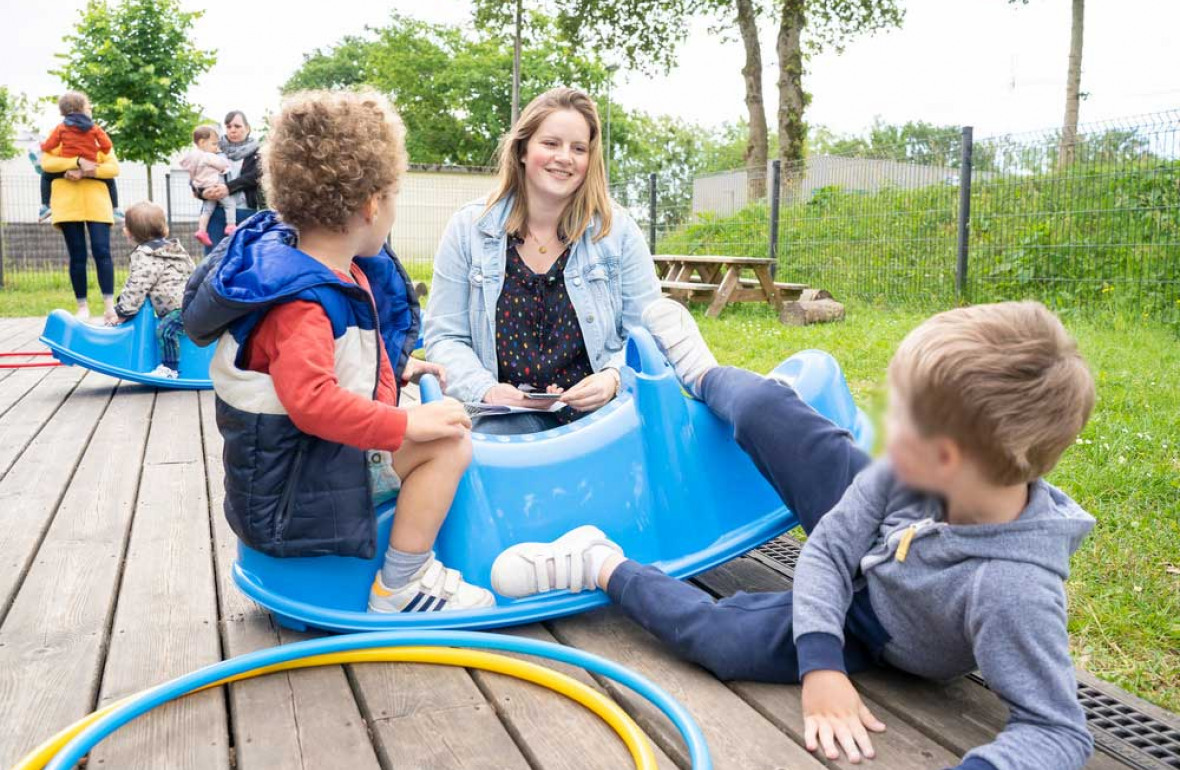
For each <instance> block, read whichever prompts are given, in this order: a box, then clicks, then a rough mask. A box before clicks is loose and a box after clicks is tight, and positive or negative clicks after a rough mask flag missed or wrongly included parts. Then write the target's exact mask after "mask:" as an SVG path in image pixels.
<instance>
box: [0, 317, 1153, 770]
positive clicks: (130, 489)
mask: <svg viewBox="0 0 1180 770" xmlns="http://www.w3.org/2000/svg"><path fill="white" fill-rule="evenodd" d="M41 323H42V319H31V320H28V321H26V320H24V319H9V320H7V321H0V350H5V349H20V350H29V349H33V348H34V344H33V340H35V337H36V334H37V333H39V331H40V325H41ZM35 347H37V348H39V347H40V346H35ZM34 373H35V374H34ZM14 378H15V379H14ZM112 392H113V394H114V395H113V398H112ZM406 395H407V397H411V396H412V395H413V393H412V389H411V391H410V392H408V393H407V394H406ZM153 409H154V412H153ZM220 453H221V443H220V436H219V434H218V433H217V430H216V426H215V424H214V420H213V398H212V394H210V393H202V394H200V395H197V394H195V393H191V392H188V393H185V392H180V391H164V392H161V393H159V395H157V394H156V393H155V391H153V390H151V389H148V388H143V387H141V386H136V385H129V384H120V385H118V387H117V388H116V383H115V381H114V380H111V379H109V378H106V377H103V376H101V375H96V374H92V373H86V372H85V371H83V370H80V369H73V368H61V369H48V370H45V369H41V370H37V369H33V370H23V371H18V372H12V373H6V372H5V371H4V370H0V521H3V523H4V526H3V527H0V724H4V725H5V728H6V729H5V730H3V731H0V766H6V765H7V764H9V763H10V762H12V761H14V760H15V759H16V758H18V757H19V756H20V754H21V753H23V752H24V751H26V750H27V749H28V748H29V747H30V746H32V745H34V744H35V743H37V742H39V741H40V740H41V739H43V738H44V737H46V735H47V734H48V733H49V732H52V731H53V730H56V729H58V728H59V727H60V726H62V725H63V724H65V723H66V722H69V721H72V720H73V719H75V718H77V717H78V716H80V715H82V714H84V713H85V712H87V711H89V710H90V709H91V708H93V707H94V705H95V701H96V699H97V700H99V701H101V702H107V701H109V700H110V699H111V698H115V697H118V696H120V695H123V694H126V693H129V692H131V691H134V690H139V689H141V688H143V687H146V686H149V685H151V684H155V683H157V682H159V681H162V680H164V679H167V678H169V677H171V676H175V675H178V674H181V673H186V672H188V671H191V670H192V669H194V668H196V667H198V666H200V665H203V664H205V663H209V662H212V661H215V660H217V659H220V658H221V657H223V656H225V657H228V656H231V655H239V654H242V653H245V652H248V651H250V650H254V649H261V648H265V647H268V646H272V645H275V644H280V643H289V642H291V641H295V640H297V639H299V638H303V636H302V635H296V634H292V633H289V632H286V631H280V630H278V629H277V628H276V627H275V626H274V624H273V623H272V621H271V620H270V618H269V616H268V615H267V614H266V613H265V612H263V611H262V610H261V609H259V608H258V607H256V606H255V605H254V604H253V603H252V602H250V601H249V600H247V599H245V598H244V597H243V596H241V594H240V593H239V592H238V591H237V589H236V587H234V586H233V583H232V579H231V576H230V565H231V563H232V559H233V556H234V553H235V550H236V540H235V539H234V537H233V534H232V532H230V530H229V528H228V525H227V524H226V523H225V520H224V516H223V515H222V513H221V495H222V476H221V473H222V470H221V458H220ZM210 517H212V518H210ZM42 538H43V539H42ZM124 559H125V561H123V560H124ZM121 561H122V562H123V563H122V564H121ZM697 580H698V583H699V584H700V585H702V586H704V587H705V588H706V589H707V590H709V591H710V592H712V593H714V594H716V595H725V594H728V593H732V592H733V591H735V590H739V589H743V590H781V589H783V588H785V587H788V586H789V585H790V582H789V580H788V579H786V578H784V577H783V576H782V575H781V574H780V573H778V572H776V571H775V570H772V569H770V568H768V567H766V566H764V565H762V564H759V563H757V562H756V561H754V560H753V559H748V558H744V559H739V560H736V561H734V562H731V563H730V564H727V565H724V566H722V567H720V568H717V569H715V570H713V571H711V572H709V573H706V574H705V575H703V576H701V577H700V578H698V579H697ZM509 632H510V633H518V634H522V635H525V636H529V637H532V638H543V639H544V638H553V637H556V638H558V639H560V640H561V641H563V642H565V643H567V644H574V645H576V646H579V647H582V648H584V649H588V650H590V651H592V652H598V653H600V654H603V655H605V656H607V657H610V658H612V659H615V660H618V661H619V662H620V663H622V664H624V665H628V666H630V667H632V668H634V669H635V670H637V671H639V672H641V673H644V674H646V675H648V676H649V677H650V678H652V679H654V680H655V681H656V682H657V683H658V684H660V685H661V686H662V687H664V688H665V689H667V690H669V691H670V692H671V693H672V694H673V695H674V696H676V697H678V698H679V699H681V700H682V702H684V704H685V705H686V706H687V707H688V708H689V709H690V710H691V711H692V712H693V713H694V715H695V716H696V717H697V719H698V720H699V721H700V722H701V724H702V726H703V727H704V729H705V731H706V734H707V735H708V737H709V740H710V746H711V748H712V751H713V755H714V758H715V760H716V761H717V765H718V767H741V768H747V767H749V768H758V767H783V768H786V767H790V768H793V769H794V770H810V769H812V768H819V767H821V766H828V767H840V768H844V767H851V765H849V764H848V763H846V762H843V763H842V762H828V761H827V760H823V761H820V760H817V759H816V758H814V757H812V756H811V755H809V754H808V753H807V752H806V751H804V750H803V749H802V748H801V747H800V746H799V745H798V743H799V742H800V740H801V736H800V734H799V731H800V727H801V722H802V719H801V714H800V713H799V698H798V694H799V693H798V688H797V687H789V686H777V685H761V684H754V683H741V682H739V683H729V684H723V683H720V682H717V681H716V680H715V679H713V678H712V677H711V676H710V675H708V674H707V673H706V672H704V671H702V670H701V669H699V668H698V667H696V666H693V665H691V664H688V663H686V662H683V661H680V660H677V659H676V658H674V657H673V656H672V655H671V654H670V653H669V652H668V650H667V649H665V648H663V647H662V646H661V645H659V644H658V643H657V642H656V641H655V640H654V639H653V638H652V637H651V636H650V635H649V634H647V633H646V632H645V631H643V630H642V629H640V628H639V627H638V626H636V625H635V624H633V623H631V622H630V621H629V620H627V619H626V618H624V617H623V616H622V615H621V614H620V613H619V612H618V611H617V610H613V609H607V610H603V611H599V612H595V613H592V614H589V615H586V616H581V617H576V618H570V619H563V620H557V621H552V622H550V623H548V624H547V625H546V626H540V625H534V626H528V627H525V628H521V629H516V630H511V631H509ZM547 665H548V664H547ZM553 667H554V668H557V669H559V670H564V671H565V672H566V673H570V674H572V675H573V676H575V677H577V678H579V679H581V680H582V681H584V682H590V683H593V684H594V686H596V687H599V688H600V689H604V690H606V691H608V692H610V693H611V694H612V695H613V696H614V697H616V699H618V700H619V701H620V702H621V703H622V704H623V705H624V707H625V708H627V709H628V710H629V711H631V713H632V714H633V715H635V717H636V718H637V720H638V721H639V722H640V724H641V725H642V726H644V727H645V729H646V730H647V731H648V732H649V734H650V735H652V738H653V742H654V743H655V744H656V745H657V755H658V759H659V763H660V766H661V767H662V768H666V769H667V768H671V767H674V766H677V765H679V766H681V767H683V766H685V756H684V748H683V746H682V745H681V742H680V739H679V737H678V735H677V734H676V732H675V730H674V729H673V728H672V726H671V725H670V723H668V722H667V720H666V719H665V718H664V717H663V716H662V715H660V714H658V713H657V712H656V711H655V710H654V709H653V708H652V707H651V706H650V705H649V704H647V703H646V702H645V701H643V700H641V699H638V698H637V697H636V696H635V695H634V694H633V693H630V692H628V691H625V690H621V689H620V688H618V687H615V686H612V685H608V684H606V683H604V682H599V681H597V680H596V679H594V678H592V677H591V676H590V675H588V674H587V673H586V672H584V671H580V670H577V669H571V668H570V667H567V666H563V665H561V664H555V665H553ZM1083 676H1084V675H1083ZM856 679H857V683H858V687H859V689H860V690H861V692H862V693H863V694H864V696H865V697H866V701H867V702H869V703H870V707H871V708H874V709H875V711H876V713H877V715H878V716H879V717H881V718H882V719H883V720H885V721H886V723H887V724H888V725H889V728H890V729H889V731H888V732H887V733H885V734H884V735H881V736H877V737H876V745H877V748H878V759H877V760H876V761H875V762H874V763H873V765H872V766H874V767H878V768H880V769H881V770H918V769H919V768H924V767H943V766H948V765H949V764H952V763H953V761H954V760H955V758H956V757H957V756H958V755H960V754H961V753H963V752H964V751H966V750H967V749H969V748H970V747H971V746H973V745H977V744H978V743H981V742H984V741H986V740H990V739H991V737H992V736H993V735H994V733H995V732H996V730H998V729H1000V727H1001V726H1002V724H1003V720H1004V719H1005V717H1006V713H1005V709H1004V707H1003V705H1002V704H1001V703H1000V702H999V701H998V699H996V698H995V696H994V695H992V694H991V693H990V692H989V691H987V690H986V688H984V687H981V686H979V685H977V684H975V683H974V682H971V681H970V680H960V681H957V682H954V683H951V684H949V685H938V684H932V683H927V682H922V681H920V680H917V679H914V678H912V677H907V676H904V675H901V674H897V673H895V672H887V671H874V672H867V673H866V674H862V675H859V676H858V677H856ZM227 703H228V709H227ZM1166 716H1168V717H1169V718H1174V715H1166ZM231 744H232V749H231ZM665 751H666V753H664V752H665ZM627 762H628V759H627V755H626V752H625V750H624V749H623V747H622V744H621V743H620V742H619V741H618V739H617V737H615V736H614V735H613V732H612V731H610V730H609V729H607V728H605V727H604V726H603V725H602V724H601V723H599V722H598V720H597V718H596V717H593V716H591V715H590V714H589V713H588V712H585V711H584V710H583V709H582V708H581V707H580V706H577V705H575V704H572V703H570V702H568V701H566V700H565V699H563V698H561V697H560V696H557V695H555V694H553V693H550V692H548V691H545V690H543V689H542V688H538V687H536V686H534V685H530V684H527V683H522V682H517V681H515V680H511V679H508V678H505V677H501V676H498V675H492V674H485V673H482V672H475V671H472V672H468V671H466V670H462V669H446V668H441V667H433V666H421V665H409V664H407V665H382V664H368V665H356V666H349V667H341V666H334V667H325V668H323V669H317V670H308V671H301V672H291V673H288V674H279V675H272V676H270V677H267V678H264V679H260V680H253V681H250V682H242V683H239V684H236V685H234V686H232V687H231V688H230V689H229V691H228V695H226V694H225V693H222V692H211V693H207V694H204V695H200V696H197V697H195V698H190V699H186V700H185V701H183V702H181V703H179V704H174V705H171V706H166V707H164V708H162V709H159V710H157V711H156V712H154V713H153V714H152V715H150V716H148V717H146V718H144V719H141V720H137V721H136V722H135V723H133V724H131V725H129V726H127V727H125V728H123V730H121V731H120V732H119V733H118V734H117V735H116V736H114V737H112V738H111V739H109V740H108V741H107V742H105V743H104V744H103V745H101V746H100V747H99V749H98V750H96V751H95V753H94V756H93V758H92V760H91V766H94V767H98V766H102V767H120V768H123V767H132V768H135V767H152V768H157V767H178V768H179V767H184V768H198V767H199V768H206V767H209V768H218V767H221V768H229V767H230V766H231V765H232V766H235V767H237V768H241V769H242V770H261V769H263V768H268V769H269V768H291V767H295V768H305V769H306V768H334V767H341V766H346V767H355V768H360V769H361V770H376V769H377V768H388V767H427V768H451V767H475V768H479V767H489V768H492V767H494V768H502V767H508V768H525V767H530V768H538V769H541V770H549V769H552V770H557V769H559V768H575V767H579V768H580V767H603V768H606V767H620V766H627ZM862 766H863V765H862ZM1122 766H1123V765H1121V764H1119V763H1118V762H1117V761H1116V760H1114V759H1113V758H1112V757H1109V756H1107V755H1103V754H1099V755H1096V757H1095V760H1094V761H1093V762H1091V764H1090V765H1089V766H1088V767H1089V768H1091V769H1092V770H1113V768H1116V767H1122Z"/></svg>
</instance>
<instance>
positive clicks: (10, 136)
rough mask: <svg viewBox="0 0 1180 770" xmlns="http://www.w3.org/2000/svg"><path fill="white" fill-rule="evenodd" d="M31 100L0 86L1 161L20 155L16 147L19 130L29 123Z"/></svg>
mask: <svg viewBox="0 0 1180 770" xmlns="http://www.w3.org/2000/svg"><path fill="white" fill-rule="evenodd" d="M30 117H31V116H30V112H29V99H28V97H26V96H25V95H24V94H17V93H13V92H12V91H9V90H8V87H7V86H0V160H7V159H8V158H14V157H16V156H17V155H18V154H19V153H20V148H19V147H17V146H16V132H17V129H19V128H21V127H22V126H24V125H25V124H26V123H28V122H29V119H30Z"/></svg>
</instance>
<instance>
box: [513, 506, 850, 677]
mask: <svg viewBox="0 0 1180 770" xmlns="http://www.w3.org/2000/svg"><path fill="white" fill-rule="evenodd" d="M492 585H493V586H494V587H495V588H496V590H497V591H499V592H500V593H502V594H504V595H505V596H509V597H518V596H530V595H532V594H535V593H543V592H545V591H550V590H554V589H565V588H568V589H570V590H573V591H579V590H582V589H585V588H590V587H591V586H597V587H599V588H602V589H603V590H605V591H606V592H607V594H608V595H609V596H610V598H611V599H612V600H614V602H615V603H616V604H618V605H619V607H620V609H622V610H623V612H624V613H626V614H627V616H628V617H630V618H631V619H632V620H634V621H635V622H636V623H638V624H639V625H641V626H643V627H644V628H645V629H647V630H648V631H649V632H650V633H651V634H652V635H654V636H655V637H656V638H658V639H659V640H660V641H661V642H663V643H665V644H667V645H668V646H669V647H671V648H672V649H673V650H674V651H675V652H676V654H677V655H680V656H681V657H683V658H686V659H688V660H690V661H692V662H693V663H696V664H698V665H700V666H703V667H704V668H706V669H708V670H709V671H711V672H712V673H713V674H714V675H715V676H717V678H719V679H748V680H754V681H760V682H788V683H793V682H798V681H799V657H798V653H797V651H796V648H795V641H794V633H793V629H792V622H793V620H792V598H793V595H792V593H791V592H790V591H777V592H769V593H756V594H747V593H738V594H735V595H733V596H731V597H728V598H726V599H721V600H720V601H715V600H714V599H713V597H712V596H710V595H709V594H707V593H705V592H704V591H701V590H700V589H698V588H696V587H694V586H692V585H690V584H688V583H683V582H681V581H679V580H676V579H674V578H671V577H669V576H668V575H665V574H664V573H663V572H661V571H660V570H658V569H656V568H655V567H648V566H643V565H641V564H639V563H638V562H635V561H631V560H629V559H626V558H624V557H623V554H622V550H621V549H620V548H619V547H618V545H616V544H615V543H612V542H611V541H609V540H607V539H606V537H605V535H603V533H602V532H601V531H599V530H597V529H596V528H594V527H591V526H585V527H578V528H577V529H574V530H571V531H570V532H568V533H566V534H565V535H563V536H562V537H560V538H558V539H557V540H555V541H553V542H551V543H520V544H518V545H514V546H512V547H511V548H508V549H507V550H505V551H504V552H503V553H502V554H500V556H498V557H497V558H496V561H495V563H494V564H493V565H492ZM845 639H846V642H845V649H844V659H845V665H846V666H847V667H848V670H849V671H858V670H860V669H862V668H864V667H865V666H866V665H867V664H868V662H869V661H870V660H871V659H872V655H870V654H869V652H868V650H867V648H866V646H865V644H864V643H863V642H862V641H861V639H860V638H859V637H858V636H856V635H853V634H845Z"/></svg>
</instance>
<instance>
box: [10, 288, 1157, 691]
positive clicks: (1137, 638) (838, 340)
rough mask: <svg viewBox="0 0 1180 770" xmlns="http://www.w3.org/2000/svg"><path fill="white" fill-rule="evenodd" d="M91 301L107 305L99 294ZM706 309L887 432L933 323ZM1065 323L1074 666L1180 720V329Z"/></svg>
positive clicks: (752, 361) (741, 350)
mask: <svg viewBox="0 0 1180 770" xmlns="http://www.w3.org/2000/svg"><path fill="white" fill-rule="evenodd" d="M413 273H414V275H413V277H414V279H415V280H418V279H427V278H428V276H427V275H426V274H425V273H424V272H423V271H422V270H415V271H413ZM39 280H40V279H39ZM46 280H48V279H46ZM119 280H120V281H121V280H122V277H121V276H120V278H119ZM44 282H45V281H41V283H44ZM50 284H51V285H37V286H33V287H28V286H27V285H26V288H23V289H21V290H14V289H12V288H8V289H5V290H0V316H35V315H42V314H44V313H46V312H48V310H50V309H52V308H54V307H71V306H72V304H73V299H72V292H71V291H70V289H69V282H68V280H67V279H66V277H65V275H64V271H63V274H62V275H61V276H59V277H57V278H55V279H53V280H52V281H50ZM117 285H121V284H117ZM90 301H91V304H92V306H94V307H101V298H100V297H99V296H98V295H97V288H94V289H92V294H91V298H90ZM695 310H696V311H697V316H698V320H699V321H700V324H701V328H702V330H703V332H704V334H705V337H706V338H707V339H708V341H709V344H710V345H711V346H712V347H713V350H714V351H715V352H716V354H717V358H718V359H719V360H720V361H721V362H722V363H725V364H732V365H735V366H743V367H747V368H749V369H753V370H754V371H759V372H766V371H769V370H770V369H772V368H773V367H774V366H776V365H777V364H778V363H780V362H781V361H782V360H783V359H784V358H786V357H787V356H788V355H790V354H791V353H793V352H795V351H798V350H802V349H805V348H820V349H823V350H826V351H828V352H830V353H832V354H833V355H834V356H836V358H837V359H838V360H839V361H840V363H841V365H842V366H843V367H844V372H845V375H846V377H847V379H848V383H849V386H850V387H851V388H852V392H853V394H854V395H855V396H856V398H857V401H858V402H859V403H860V404H861V405H862V406H864V407H865V409H866V411H867V412H868V413H869V414H870V415H872V416H873V417H874V420H875V421H876V422H877V424H878V426H879V425H880V417H881V415H882V414H883V412H884V403H885V391H884V381H885V367H886V365H887V364H888V362H889V358H890V356H891V355H892V353H893V350H894V348H895V347H896V346H897V344H898V342H900V341H901V339H902V337H904V336H905V334H906V333H907V332H908V331H909V330H910V329H912V328H913V327H914V326H916V325H917V324H919V323H920V322H921V321H922V319H923V318H924V317H925V316H926V315H927V313H926V312H925V311H922V310H914V309H906V308H896V307H886V306H883V305H871V304H866V303H856V302H853V303H850V304H849V305H848V318H847V320H846V321H845V322H843V323H839V324H826V325H820V326H810V327H786V326H782V325H781V324H779V323H778V321H777V319H776V318H775V316H774V315H773V313H772V312H771V310H770V309H769V308H768V307H765V306H762V305H739V306H732V307H730V308H728V309H726V311H725V314H724V316H723V317H722V318H721V319H717V320H714V319H709V318H703V317H702V316H701V311H702V310H703V307H700V306H697V307H696V308H695ZM1065 320H1066V325H1067V326H1068V327H1069V328H1070V330H1071V331H1072V332H1073V333H1074V334H1075V335H1076V336H1077V338H1078V341H1079V344H1080V345H1081V348H1082V351H1083V353H1084V354H1085V356H1086V358H1087V360H1089V362H1090V365H1091V368H1092V369H1093V371H1094V374H1095V377H1096V379H1097V382H1098V405H1097V408H1096V409H1095V411H1094V416H1093V418H1092V419H1091V420H1090V423H1089V425H1088V426H1087V427H1086V430H1085V431H1084V432H1083V434H1082V435H1081V436H1080V437H1079V443H1078V444H1077V445H1075V446H1074V447H1073V448H1071V449H1070V450H1069V451H1068V452H1066V453H1065V456H1064V457H1063V458H1062V461H1061V464H1060V465H1059V466H1058V468H1057V469H1056V470H1055V471H1054V472H1053V473H1052V475H1051V476H1050V477H1049V478H1050V480H1051V481H1052V482H1053V483H1054V484H1057V485H1058V486H1060V487H1062V488H1063V489H1064V490H1065V491H1066V492H1068V493H1069V494H1070V495H1072V496H1073V497H1074V498H1075V499H1076V500H1077V501H1078V502H1079V503H1080V504H1081V505H1082V506H1083V507H1085V508H1086V509H1087V510H1088V511H1090V512H1091V513H1092V514H1093V515H1094V516H1095V517H1096V518H1097V519H1098V526H1097V527H1096V528H1095V530H1094V532H1093V533H1092V534H1091V535H1090V537H1089V538H1087V540H1086V541H1085V543H1084V545H1083V546H1082V548H1081V550H1080V551H1079V552H1078V553H1077V554H1076V555H1075V556H1074V559H1073V576H1072V578H1071V580H1070V582H1069V593H1070V632H1071V634H1072V639H1073V653H1074V656H1075V660H1076V662H1077V663H1078V665H1080V666H1082V667H1084V668H1086V669H1087V670H1089V671H1091V672H1093V673H1094V674H1097V675H1098V676H1101V677H1103V678H1104V679H1107V680H1110V681H1113V682H1115V683H1116V684H1118V685H1120V686H1122V687H1124V688H1126V689H1127V690H1130V691H1131V692H1133V693H1135V694H1137V695H1139V696H1141V697H1143V698H1146V699H1148V700H1150V701H1153V702H1155V703H1158V704H1159V705H1161V706H1163V707H1165V708H1168V709H1170V710H1172V711H1178V712H1180V388H1177V386H1176V383H1177V382H1180V345H1178V344H1177V339H1176V335H1175V332H1174V331H1172V330H1171V329H1169V328H1168V327H1166V326H1164V325H1162V324H1157V323H1152V322H1148V321H1144V320H1138V321H1129V320H1127V318H1126V317H1124V316H1121V315H1120V316H1113V317H1067V318H1066V319H1065ZM880 435H881V431H880V430H878V436H880Z"/></svg>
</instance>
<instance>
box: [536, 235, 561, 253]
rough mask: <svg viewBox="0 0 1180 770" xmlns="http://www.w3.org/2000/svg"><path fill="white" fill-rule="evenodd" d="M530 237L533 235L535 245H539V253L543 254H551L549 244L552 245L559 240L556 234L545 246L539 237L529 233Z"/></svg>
mask: <svg viewBox="0 0 1180 770" xmlns="http://www.w3.org/2000/svg"><path fill="white" fill-rule="evenodd" d="M529 235H532V237H533V243H535V244H537V251H539V252H541V253H542V254H548V253H549V249H548V246H549V244H551V243H553V242H554V241H555V240H557V233H554V234H553V237H552V238H550V239H549V240H547V241H545V243H543V244H542V243H541V241H540V239H538V238H537V236H535V235H533V234H532V233H529Z"/></svg>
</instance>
